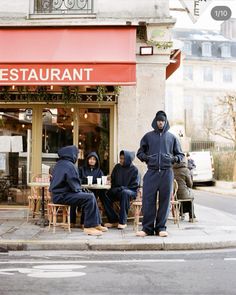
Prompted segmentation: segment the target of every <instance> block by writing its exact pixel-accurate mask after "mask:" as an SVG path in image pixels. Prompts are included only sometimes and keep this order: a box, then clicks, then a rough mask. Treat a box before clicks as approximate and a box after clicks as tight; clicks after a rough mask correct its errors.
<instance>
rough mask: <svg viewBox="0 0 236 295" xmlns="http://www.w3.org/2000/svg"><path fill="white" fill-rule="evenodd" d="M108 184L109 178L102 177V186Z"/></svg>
mask: <svg viewBox="0 0 236 295" xmlns="http://www.w3.org/2000/svg"><path fill="white" fill-rule="evenodd" d="M106 184H107V176H102V185H106Z"/></svg>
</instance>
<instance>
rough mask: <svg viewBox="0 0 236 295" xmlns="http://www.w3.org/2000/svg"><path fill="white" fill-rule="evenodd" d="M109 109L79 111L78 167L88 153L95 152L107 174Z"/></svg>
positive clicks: (84, 160)
mask: <svg viewBox="0 0 236 295" xmlns="http://www.w3.org/2000/svg"><path fill="white" fill-rule="evenodd" d="M109 127H110V109H105V108H104V109H103V108H81V109H79V151H80V153H79V166H82V165H84V164H85V162H86V157H87V155H88V154H89V153H90V152H96V153H97V154H98V156H99V159H100V166H101V169H102V170H103V172H104V174H105V175H106V174H108V173H109V141H110V131H109Z"/></svg>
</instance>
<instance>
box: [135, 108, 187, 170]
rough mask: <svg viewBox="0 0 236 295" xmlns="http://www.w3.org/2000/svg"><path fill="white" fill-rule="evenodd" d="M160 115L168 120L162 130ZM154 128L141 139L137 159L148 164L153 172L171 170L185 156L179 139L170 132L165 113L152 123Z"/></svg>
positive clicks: (159, 113) (161, 112)
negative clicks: (159, 122)
mask: <svg viewBox="0 0 236 295" xmlns="http://www.w3.org/2000/svg"><path fill="white" fill-rule="evenodd" d="M158 115H161V116H164V117H165V118H166V120H165V125H164V128H163V129H162V130H159V129H158V128H157V117H158ZM152 128H153V129H154V130H153V131H150V132H148V133H146V134H145V135H144V137H143V138H142V139H141V142H140V148H139V150H138V152H137V157H138V158H139V159H140V160H141V161H142V162H146V163H147V165H148V169H153V170H163V169H169V168H171V167H172V164H173V163H175V162H181V160H182V159H183V157H184V154H183V152H182V150H181V146H180V143H179V141H178V139H177V138H176V137H175V136H174V135H173V134H172V133H170V132H168V130H169V129H170V125H169V122H168V120H167V116H166V113H165V112H163V111H159V112H157V113H156V116H155V118H154V119H153V121H152Z"/></svg>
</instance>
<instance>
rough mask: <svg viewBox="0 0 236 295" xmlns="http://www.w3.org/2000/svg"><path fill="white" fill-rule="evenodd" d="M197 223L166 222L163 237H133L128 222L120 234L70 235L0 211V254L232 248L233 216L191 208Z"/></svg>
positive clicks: (22, 212) (16, 212) (21, 213)
mask: <svg viewBox="0 0 236 295" xmlns="http://www.w3.org/2000/svg"><path fill="white" fill-rule="evenodd" d="M195 208H196V209H195V211H196V215H197V217H198V220H199V221H198V222H196V223H193V224H192V223H189V222H188V221H187V220H186V221H181V222H180V227H179V228H178V227H177V225H175V224H174V223H173V220H171V219H170V220H168V224H167V225H168V232H169V236H168V237H167V238H161V237H157V236H148V237H145V238H139V237H136V236H135V233H134V231H133V228H132V223H130V225H129V226H128V228H127V229H126V230H124V231H119V230H117V229H110V230H109V232H107V233H104V235H103V236H102V237H91V236H86V235H85V234H84V233H83V232H82V230H81V229H72V232H71V233H68V231H64V230H63V229H61V228H58V229H57V230H56V233H55V234H53V233H52V232H49V231H48V229H47V227H46V228H40V227H39V226H37V225H34V223H33V222H29V223H27V222H26V218H25V216H26V209H8V210H6V209H4V208H0V252H1V251H7V250H200V249H218V248H226V247H236V216H233V215H230V214H227V213H224V212H221V211H218V210H215V209H210V208H207V207H203V206H199V205H196V206H195Z"/></svg>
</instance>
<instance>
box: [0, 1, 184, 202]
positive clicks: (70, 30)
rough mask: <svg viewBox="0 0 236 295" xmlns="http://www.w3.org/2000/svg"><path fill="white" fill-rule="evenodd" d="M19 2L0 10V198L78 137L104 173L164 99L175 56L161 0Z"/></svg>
mask: <svg viewBox="0 0 236 295" xmlns="http://www.w3.org/2000/svg"><path fill="white" fill-rule="evenodd" d="M19 2H21V3H19V4H21V5H19V6H18V5H15V6H14V5H11V4H10V3H9V2H6V7H5V8H4V9H5V10H6V13H2V14H1V15H0V17H1V19H0V40H1V46H0V137H1V138H0V139H1V141H0V173H1V178H2V179H3V180H4V181H5V182H4V181H2V184H1V186H2V188H1V190H2V191H1V200H4V185H5V187H8V188H9V187H14V188H17V189H18V190H19V191H21V192H23V191H24V189H26V188H27V183H28V182H29V181H30V180H31V179H32V176H33V175H36V174H39V173H43V172H45V173H48V171H49V168H51V167H53V165H54V164H55V162H56V159H57V151H58V149H59V148H60V147H62V146H65V145H70V144H75V145H77V146H78V147H79V150H80V155H79V163H78V164H79V165H82V164H83V163H84V161H85V159H86V154H87V153H88V152H91V151H96V152H97V153H98V154H99V157H100V160H101V167H102V169H103V170H104V172H105V173H106V174H109V173H110V172H111V170H112V167H113V166H114V164H115V163H116V162H117V160H118V152H119V150H121V149H127V150H133V151H136V150H137V148H138V145H139V141H140V139H141V137H142V136H143V134H144V133H145V132H147V131H149V130H150V123H151V121H152V118H153V117H154V115H155V112H156V111H157V110H159V109H164V108H165V104H164V97H165V81H166V78H168V77H169V76H170V75H171V74H172V72H173V71H175V70H176V68H177V67H178V64H179V59H180V53H179V51H178V50H175V48H173V46H172V42H171V28H172V27H173V25H174V20H173V19H172V18H171V17H170V16H169V7H168V1H166V0H164V1H163V0H159V1H158V0H156V1H148V3H146V2H147V1H129V4H127V3H126V1H123V0H120V1H114V2H115V3H113V4H111V3H110V2H111V1H108V0H107V1H105V0H94V1H92V0H88V1H85V0H78V1H43V0H41V1H36V0H35V1H30V2H28V1H27V0H26V1H24V0H19ZM108 2H109V3H108ZM7 3H8V4H7ZM28 3H29V4H28ZM137 165H138V166H139V168H140V169H141V170H143V169H144V167H143V166H142V165H141V164H140V163H139V162H137ZM4 183H5V184H4ZM23 199H24V198H21V201H22V200H23Z"/></svg>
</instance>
